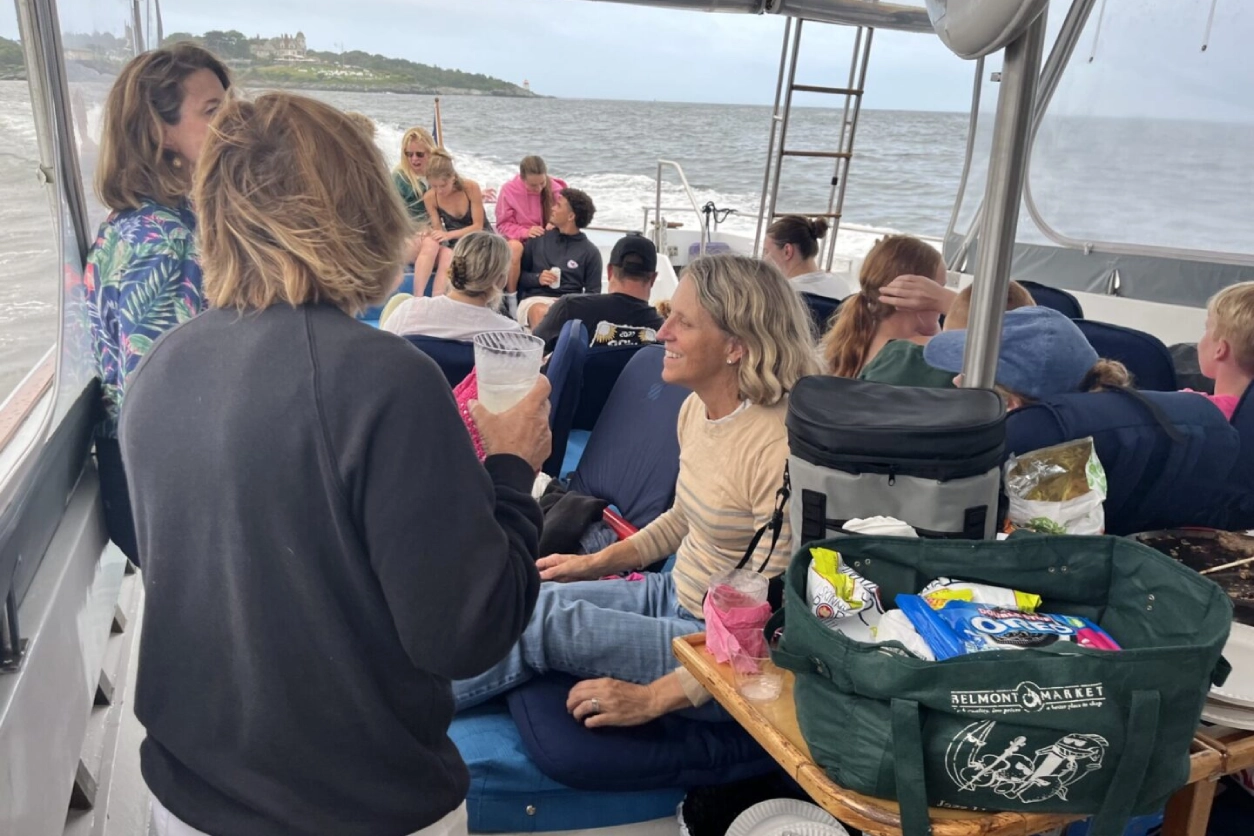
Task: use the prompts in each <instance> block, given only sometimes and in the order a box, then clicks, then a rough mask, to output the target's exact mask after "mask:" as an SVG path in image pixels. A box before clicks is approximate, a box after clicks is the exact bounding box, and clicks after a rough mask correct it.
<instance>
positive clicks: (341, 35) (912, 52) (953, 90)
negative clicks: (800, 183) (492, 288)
mask: <svg viewBox="0 0 1254 836" xmlns="http://www.w3.org/2000/svg"><path fill="white" fill-rule="evenodd" d="M58 5H59V7H60V10H61V18H62V21H74V22H75V25H74V26H72V27H71V26H70V25H69V24H67V25H66V28H75V29H80V28H81V29H87V28H91V27H94V28H96V29H97V30H100V31H115V32H119V33H120V32H121V27H122V23H123V21H124V20H126V18H127V15H128V14H129V9H130V2H129V0H105V2H101V0H62V2H60V3H59V4H58ZM919 5H922V3H921V2H920V4H919ZM161 7H162V12H163V22H164V26H165V31H166V32H167V33H169V32H175V31H189V32H192V33H194V34H200V33H202V32H204V31H206V30H209V29H238V30H240V31H242V32H244V33H245V34H247V35H250V36H252V35H255V34H261V35H265V36H270V35H278V34H280V33H283V32H288V33H293V34H294V33H295V32H296V31H297V30H300V31H303V32H304V33H305V37H306V39H307V41H308V44H309V46H310V48H312V49H319V50H330V51H335V50H337V49H339V48H340V45H342V46H343V48H344V49H346V50H348V49H361V50H365V51H367V52H376V53H381V54H383V55H388V56H392V57H398V58H408V59H410V60H412V61H419V62H422V63H425V64H436V65H439V66H441V67H451V68H455V69H460V70H466V71H470V72H481V73H486V74H488V75H493V76H497V77H499V78H504V79H506V80H508V81H512V82H515V83H521V82H522V81H523V80H524V79H527V80H529V81H530V82H531V88H532V89H533V90H535V91H536V92H537V93H542V94H545V95H552V96H565V97H581V98H603V99H641V100H649V99H660V100H669V101H692V102H720V103H744V104H769V103H770V102H771V101H772V100H773V98H774V94H775V76H776V72H777V70H778V67H779V53H780V39H781V37H782V35H783V20H782V19H781V18H779V17H776V16H750V15H736V14H708V13H702V12H691V11H675V10H667V9H654V8H645V7H641V6H630V5H620V4H617V3H605V2H589V0H355V2H343V0H267V2H259V0H214V2H211V3H209V2H204V0H197V2H187V0H165V2H162V4H161ZM0 14H3V17H4V18H6V19H5V21H4V22H5V24H6V25H7V27H11V26H12V17H11V15H12V12H11V11H6V12H3V13H0ZM810 28H811V35H810V36H809V38H808V39H807V41H806V43H805V49H804V50H803V55H804V56H805V57H806V58H807V60H806V61H805V63H804V66H803V72H802V76H803V78H799V80H800V81H805V82H808V83H812V84H827V85H834V86H839V85H843V84H844V83H845V81H846V77H847V74H848V70H849V50H850V47H851V45H852V39H851V37H850V35H849V34H848V33H849V32H850V31H851V30H847V29H844V28H843V27H842V28H836V27H831V26H821V25H817V24H816V25H812V26H811V27H810ZM6 34H10V36H12V35H11V33H6ZM970 84H971V66H970V64H968V63H967V62H964V61H962V60H960V59H958V58H956V57H954V56H953V55H952V54H951V53H949V51H948V50H947V49H945V47H944V46H943V45H942V44H941V43H940V42H939V40H938V39H937V38H936V37H935V36H933V35H909V34H901V33H895V32H878V33H876V35H875V44H874V49H873V51H872V61H871V72H870V76H869V79H868V90H869V92H868V95H867V100H866V106H867V107H877V108H890V109H910V110H958V111H961V110H966V109H967V106H968V102H969V91H970ZM829 103H830V100H829V101H825V102H824V104H829Z"/></svg>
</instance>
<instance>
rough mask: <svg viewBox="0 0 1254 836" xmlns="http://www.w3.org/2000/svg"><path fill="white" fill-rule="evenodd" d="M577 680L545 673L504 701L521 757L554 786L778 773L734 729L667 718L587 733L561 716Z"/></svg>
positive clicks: (701, 781) (626, 788)
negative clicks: (518, 737)
mask: <svg viewBox="0 0 1254 836" xmlns="http://www.w3.org/2000/svg"><path fill="white" fill-rule="evenodd" d="M576 681H577V680H576V679H574V678H573V677H570V676H567V675H565V674H549V675H547V676H543V677H540V678H538V679H534V680H532V681H531V682H528V683H527V684H526V685H524V686H522V687H521V688H516V689H514V690H513V691H511V692H510V693H509V696H508V697H507V701H508V703H509V710H510V714H511V715H513V718H514V722H515V723H516V724H517V726H518V732H519V734H520V735H521V737H522V742H523V745H524V746H525V747H526V750H527V753H528V754H529V755H530V756H531V759H532V760H533V761H534V762H535V764H536V766H538V767H539V768H540V771H541V772H543V773H544V774H545V775H548V776H549V777H550V778H553V779H554V780H556V781H559V782H561V783H563V784H566V785H568V786H571V787H575V788H578V789H586V790H615V791H619V792H630V791H639V790H656V789H661V788H665V787H699V786H711V785H716V784H727V783H731V782H733V781H740V780H744V779H746V778H754V777H757V776H760V775H765V774H767V773H769V772H772V771H773V770H775V769H778V767H777V766H776V764H775V762H774V761H773V760H772V759H771V757H770V756H769V755H768V754H767V753H766V752H765V751H764V750H763V749H762V747H761V746H759V745H758V744H757V742H756V741H754V740H753V738H752V737H750V736H749V733H748V732H746V731H745V730H744V729H743V728H741V727H740V725H739V724H737V723H731V722H727V723H719V722H703V721H700V720H689V719H686V718H684V717H679V716H676V715H667V716H664V717H661V718H659V719H657V720H654V721H653V722H651V723H646V724H645V725H643V726H636V727H633V728H599V729H589V728H586V727H585V726H584V725H583V724H581V723H579V722H577V721H576V720H575V719H574V718H573V717H571V716H570V714H568V713H567V711H566V695H567V694H568V693H569V692H570V689H571V688H572V687H573V686H574V685H575V683H576Z"/></svg>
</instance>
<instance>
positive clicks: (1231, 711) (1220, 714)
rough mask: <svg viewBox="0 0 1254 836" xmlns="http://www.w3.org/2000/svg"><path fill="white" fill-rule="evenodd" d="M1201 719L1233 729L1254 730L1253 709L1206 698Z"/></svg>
mask: <svg viewBox="0 0 1254 836" xmlns="http://www.w3.org/2000/svg"><path fill="white" fill-rule="evenodd" d="M1202 719H1203V720H1205V721H1206V722H1208V723H1216V724H1218V725H1221V726H1228V727H1229V728H1233V729H1244V730H1246V731H1254V709H1249V708H1241V707H1240V706H1236V705H1227V704H1226V703H1222V702H1215V701H1214V700H1207V701H1206V707H1205V708H1203V709H1202Z"/></svg>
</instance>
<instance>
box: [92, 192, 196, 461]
mask: <svg viewBox="0 0 1254 836" xmlns="http://www.w3.org/2000/svg"><path fill="white" fill-rule="evenodd" d="M195 233H196V218H195V216H194V215H193V214H192V211H191V208H190V207H189V206H187V205H186V204H184V205H182V206H180V207H178V208H173V209H172V208H170V207H168V206H162V205H161V204H158V203H153V202H146V203H144V204H143V205H142V206H140V207H139V208H138V209H126V210H122V211H119V212H114V213H112V214H111V215H109V217H108V218H107V219H105V222H104V223H103V224H101V225H100V233H99V234H98V235H97V236H96V241H95V243H94V244H93V245H92V247H91V251H90V252H89V253H88V255H87V269H86V271H85V272H84V274H83V282H84V286H85V289H86V291H87V309H88V317H89V319H90V324H91V341H92V349H93V353H94V355H95V360H96V373H97V374H98V375H99V376H100V381H101V385H102V392H103V397H104V412H105V417H104V420H103V422H102V423H101V425H100V427H98V428H97V434H98V435H101V436H104V437H106V438H116V437H117V433H118V414H119V412H120V410H121V408H122V398H123V395H124V394H125V392H126V381H127V379H128V378H129V377H130V375H131V373H132V372H134V371H135V368H136V367H137V366H138V365H139V361H140V360H141V359H143V357H144V355H145V354H147V353H148V350H149V349H150V348H152V344H153V343H154V342H156V340H157V338H158V337H160V336H161V335H162V334H164V333H165V332H166V331H168V330H170V329H171V328H173V327H174V326H176V325H178V324H180V323H182V322H186V321H187V320H189V319H191V318H192V317H194V316H195V315H196V314H198V313H200V312H201V310H202V309H203V308H204V296H203V294H202V292H201V274H200V258H199V256H198V254H197V252H196V241H195Z"/></svg>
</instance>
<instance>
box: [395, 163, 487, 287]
mask: <svg viewBox="0 0 1254 836" xmlns="http://www.w3.org/2000/svg"><path fill="white" fill-rule="evenodd" d="M427 183H428V184H430V188H428V189H427V193H426V194H425V195H423V198H422V200H423V203H424V204H426V208H427V214H428V215H429V216H430V217H431V232H430V237H431V238H432V239H434V240H435V241H437V242H439V243H440V244H442V245H443V246H441V247H440V248H439V249H438V255H437V256H436V257H435V258H432V257H430V256H429V255H427V254H426V253H425V252H424V253H423V254H422V255H421V256H420V257H419V259H418V260H416V261H415V262H414V277H415V287H418V283H419V282H423V283H424V284H425V282H424V281H423V280H421V279H418V278H417V277H418V276H426V275H428V274H429V273H430V271H431V268H432V267H434V268H435V279H434V283H433V284H432V286H431V295H432V296H438V295H442V294H443V293H444V291H445V289H446V288H447V285H448V266H449V263H450V262H451V261H452V258H453V249H452V248H453V245H454V244H456V243H457V241H458V239H459V238H461V237H462V236H464V235H469V234H470V233H472V232H478V231H479V230H485V231H487V232H491V231H492V225H491V224H489V223H488V218H487V215H486V214H485V213H484V210H483V193H482V192H480V191H479V184H478V183H476V182H475V181H474V180H463V179H462V178H461V177H459V176H458V175H457V169H456V168H454V167H453V158H452V157H451V156H449V153H448V152H447V151H445V150H444V149H443V148H436V149H434V150H432V151H431V152H430V153H429V154H428V155H427ZM458 194H461V195H463V196H465V199H466V208H465V209H464V210H462V211H461V212H450V211H449V209H450V208H452V206H451V204H452V203H453V201H455V200H457V199H458V198H457V196H458ZM441 201H443V204H444V205H441Z"/></svg>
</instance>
